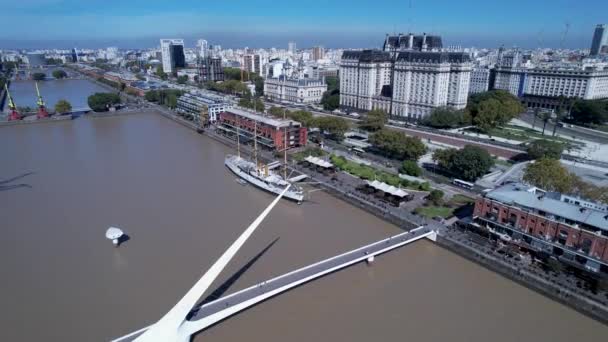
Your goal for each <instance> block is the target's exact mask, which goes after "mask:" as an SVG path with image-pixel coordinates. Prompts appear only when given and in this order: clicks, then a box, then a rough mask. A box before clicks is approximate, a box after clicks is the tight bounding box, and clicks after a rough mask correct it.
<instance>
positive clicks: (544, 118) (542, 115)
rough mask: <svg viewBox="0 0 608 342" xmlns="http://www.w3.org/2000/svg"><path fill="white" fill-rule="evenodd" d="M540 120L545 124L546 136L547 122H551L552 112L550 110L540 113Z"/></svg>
mask: <svg viewBox="0 0 608 342" xmlns="http://www.w3.org/2000/svg"><path fill="white" fill-rule="evenodd" d="M539 115H540V117H539V118H540V120H541V121H542V122H543V132H542V134H543V135H545V129H546V128H547V122H549V120H551V112H550V111H548V110H544V111H542V112H540V114H539Z"/></svg>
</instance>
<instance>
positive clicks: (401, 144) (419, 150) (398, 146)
mask: <svg viewBox="0 0 608 342" xmlns="http://www.w3.org/2000/svg"><path fill="white" fill-rule="evenodd" d="M369 142H370V143H371V144H372V145H374V147H375V148H377V149H378V150H379V151H380V152H381V153H382V154H384V155H386V156H389V157H390V158H395V159H400V160H406V159H408V160H418V158H420V157H422V155H424V154H425V153H426V146H425V145H424V144H423V143H422V141H421V140H420V138H418V137H410V136H408V135H406V134H405V133H402V132H398V131H393V130H388V129H381V130H379V131H377V132H375V133H373V134H372V135H370V137H369Z"/></svg>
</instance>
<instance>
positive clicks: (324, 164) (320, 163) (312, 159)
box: [304, 156, 334, 169]
mask: <svg viewBox="0 0 608 342" xmlns="http://www.w3.org/2000/svg"><path fill="white" fill-rule="evenodd" d="M304 160H306V161H307V162H309V163H311V164H315V165H317V166H320V167H322V168H325V169H329V168H331V167H334V164H332V163H330V162H328V161H327V160H323V159H321V158H318V157H313V156H308V157H306V159H304Z"/></svg>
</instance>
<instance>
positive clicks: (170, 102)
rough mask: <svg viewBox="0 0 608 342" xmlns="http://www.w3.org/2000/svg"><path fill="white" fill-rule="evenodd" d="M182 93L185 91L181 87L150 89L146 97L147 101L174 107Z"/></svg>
mask: <svg viewBox="0 0 608 342" xmlns="http://www.w3.org/2000/svg"><path fill="white" fill-rule="evenodd" d="M182 95H184V92H183V91H182V90H179V89H160V90H150V91H148V92H147V93H146V95H145V96H144V98H145V99H146V100H147V101H150V102H156V103H158V104H161V105H165V106H167V107H169V108H172V109H173V108H175V107H177V98H178V97H180V96H182Z"/></svg>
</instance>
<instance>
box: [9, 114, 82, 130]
mask: <svg viewBox="0 0 608 342" xmlns="http://www.w3.org/2000/svg"><path fill="white" fill-rule="evenodd" d="M69 120H72V115H59V116H57V115H54V116H50V117H48V118H44V119H38V118H37V119H34V120H15V121H0V127H8V126H17V125H29V124H43V123H52V122H62V121H69Z"/></svg>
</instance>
